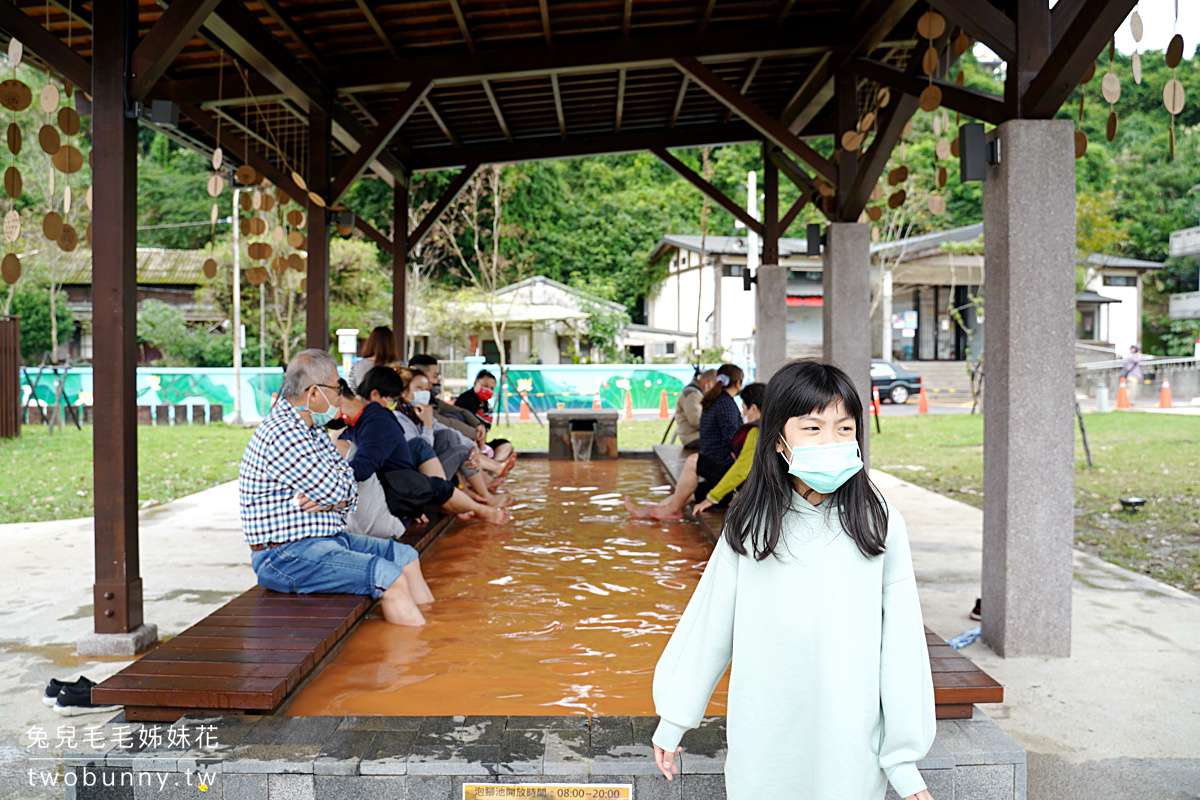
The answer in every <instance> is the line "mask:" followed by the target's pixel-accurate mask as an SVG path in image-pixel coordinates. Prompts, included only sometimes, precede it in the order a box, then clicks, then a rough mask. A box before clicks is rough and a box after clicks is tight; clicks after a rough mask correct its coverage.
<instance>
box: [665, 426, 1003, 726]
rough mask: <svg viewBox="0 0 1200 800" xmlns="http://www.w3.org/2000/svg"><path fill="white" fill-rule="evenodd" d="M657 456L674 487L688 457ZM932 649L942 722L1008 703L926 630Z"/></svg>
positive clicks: (711, 522) (720, 518)
mask: <svg viewBox="0 0 1200 800" xmlns="http://www.w3.org/2000/svg"><path fill="white" fill-rule="evenodd" d="M654 455H655V457H656V458H657V459H658V462H659V464H661V465H662V468H663V471H664V472H666V473H667V479H668V480H670V482H671V484H672V485H674V484H675V482H676V481H677V480H678V479H679V475H680V473H681V472H682V471H683V466H684V464H685V463H686V462H687V456H688V454H687V453H686V452H685V451H684V449H683V447H682V446H681V445H677V444H660V445H655V446H654ZM697 522H698V523H699V524H700V529H701V530H702V531H704V533H705V535H706V536H708V538H709V539H710V540H711V541H712V542H714V543H715V542H716V541H717V537H719V536H720V535H721V529H722V526H723V524H724V522H725V514H724V512H722V511H706V512H704V513H703V514H700V516H699V517H698V518H697ZM925 642H926V644H927V645H928V646H929V666H930V668H931V669H932V671H933V696H934V704H935V708H936V710H937V718H938V719H970V718H971V711H972V708H973V706H974V704H975V703H1002V702H1004V687H1003V686H1001V685H1000V683H999V682H998V681H997V680H996V679H995V678H993V677H992V676H991V675H988V674H987V673H986V672H984V671H983V670H981V669H980V668H979V667H977V666H975V664H974V662H972V661H971V659H969V658H967V657H966V656H964V655H962V654H961V653H959V652H958V651H957V650H955V649H954V648H953V647H951V646H950V645H948V644H946V641H945V640H944V639H942V637H940V636H938V635H937V634H936V633H934V632H933V631H931V630H929V628H926V629H925Z"/></svg>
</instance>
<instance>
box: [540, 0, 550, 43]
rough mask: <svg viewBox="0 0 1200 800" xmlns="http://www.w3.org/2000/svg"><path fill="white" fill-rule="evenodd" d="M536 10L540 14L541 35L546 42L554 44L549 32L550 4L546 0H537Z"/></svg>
mask: <svg viewBox="0 0 1200 800" xmlns="http://www.w3.org/2000/svg"><path fill="white" fill-rule="evenodd" d="M538 12H539V13H540V14H541V15H542V36H543V37H544V38H545V40H546V44H554V37H553V35H552V34H551V33H550V5H549V3H548V2H547V0H538Z"/></svg>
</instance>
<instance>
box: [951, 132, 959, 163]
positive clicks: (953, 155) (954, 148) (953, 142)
mask: <svg viewBox="0 0 1200 800" xmlns="http://www.w3.org/2000/svg"><path fill="white" fill-rule="evenodd" d="M950 157H951V158H958V137H957V136H955V137H954V138H953V139H951V140H950Z"/></svg>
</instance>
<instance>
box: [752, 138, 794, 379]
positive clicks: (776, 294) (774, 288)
mask: <svg viewBox="0 0 1200 800" xmlns="http://www.w3.org/2000/svg"><path fill="white" fill-rule="evenodd" d="M762 152H763V207H762V226H763V227H762V243H763V244H762V262H761V264H760V265H759V267H758V276H757V278H758V280H757V287H756V288H757V293H756V294H755V304H756V306H757V308H756V311H757V315H756V325H755V332H754V350H755V352H754V361H755V367H754V379H755V380H756V381H761V382H763V383H766V382H767V381H769V380H770V379H771V376H772V375H774V374H775V373H776V372H778V371H779V369H780V368H781V367H782V366H783V365H784V364H786V363H787V269H786V268H785V267H783V266H781V265H780V263H779V169H778V168H777V167H776V166H775V162H773V161H771V159H770V158H769V157H768V156H769V152H770V145H766V144H764V145H763V151H762Z"/></svg>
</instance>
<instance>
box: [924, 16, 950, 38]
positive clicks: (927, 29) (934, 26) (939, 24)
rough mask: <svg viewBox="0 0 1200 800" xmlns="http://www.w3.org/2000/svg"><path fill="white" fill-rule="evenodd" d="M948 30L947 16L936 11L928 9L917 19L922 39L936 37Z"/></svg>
mask: <svg viewBox="0 0 1200 800" xmlns="http://www.w3.org/2000/svg"><path fill="white" fill-rule="evenodd" d="M945 32H946V18H945V17H943V16H942V15H941V14H939V13H937V12H936V11H926V12H925V13H924V14H922V15H921V18H920V19H918V20H917V33H919V34H921V38H922V39H936V38H937V37H939V36H941V35H942V34H943V33H945Z"/></svg>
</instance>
